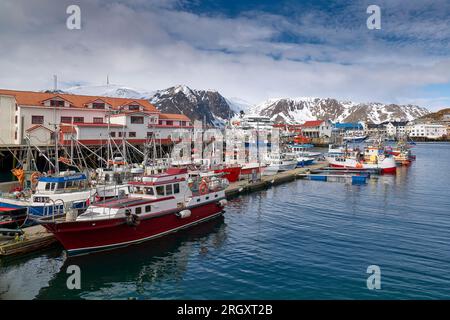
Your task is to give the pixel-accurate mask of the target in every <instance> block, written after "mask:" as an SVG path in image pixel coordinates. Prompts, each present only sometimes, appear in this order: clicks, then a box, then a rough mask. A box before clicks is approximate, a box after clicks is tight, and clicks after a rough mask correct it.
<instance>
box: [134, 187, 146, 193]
mask: <svg viewBox="0 0 450 320" xmlns="http://www.w3.org/2000/svg"><path fill="white" fill-rule="evenodd" d="M135 193H139V194H143V193H144V191H142V190H141V187H136V189H135Z"/></svg>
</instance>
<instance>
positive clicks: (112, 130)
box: [0, 89, 192, 145]
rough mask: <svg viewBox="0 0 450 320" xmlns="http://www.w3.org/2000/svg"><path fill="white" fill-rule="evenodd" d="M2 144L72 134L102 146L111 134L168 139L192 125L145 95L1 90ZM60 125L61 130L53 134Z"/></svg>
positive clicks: (64, 138)
mask: <svg viewBox="0 0 450 320" xmlns="http://www.w3.org/2000/svg"><path fill="white" fill-rule="evenodd" d="M0 116H1V118H2V120H3V123H2V126H0V139H1V140H0V143H1V144H6V145H21V144H26V143H31V144H33V145H50V144H52V143H55V137H57V138H58V139H59V142H60V143H61V144H69V143H71V141H72V140H73V139H76V140H77V141H79V142H81V143H84V144H86V145H102V144H105V143H106V140H107V139H108V136H110V137H111V139H120V140H123V139H126V140H127V141H128V142H130V143H135V144H137V143H143V142H145V141H146V140H148V139H149V138H156V139H159V141H160V142H161V143H170V142H171V138H172V134H173V130H174V129H177V128H181V129H188V130H189V129H191V128H192V123H191V120H190V119H189V118H188V117H186V116H185V115H182V114H166V113H161V112H160V111H158V110H157V109H156V107H155V106H153V105H152V104H151V103H150V102H149V101H147V100H144V99H127V98H111V97H101V96H84V95H74V94H60V93H51V92H32V91H17V90H4V89H0ZM55 130H57V134H55Z"/></svg>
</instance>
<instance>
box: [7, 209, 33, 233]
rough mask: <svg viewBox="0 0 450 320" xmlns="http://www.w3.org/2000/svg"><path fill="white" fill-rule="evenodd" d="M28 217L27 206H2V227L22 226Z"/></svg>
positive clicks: (15, 227) (14, 227)
mask: <svg viewBox="0 0 450 320" xmlns="http://www.w3.org/2000/svg"><path fill="white" fill-rule="evenodd" d="M26 218H27V210H26V209H25V208H0V229H17V228H20V227H21V226H22V225H23V224H24V222H25V220H26Z"/></svg>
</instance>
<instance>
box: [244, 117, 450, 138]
mask: <svg viewBox="0 0 450 320" xmlns="http://www.w3.org/2000/svg"><path fill="white" fill-rule="evenodd" d="M445 119H447V120H443V121H440V122H438V123H437V122H424V121H421V120H416V121H401V120H400V119H397V120H395V121H386V122H383V123H379V124H375V123H370V122H342V123H332V122H331V121H328V120H311V121H305V122H303V123H299V124H292V123H283V122H277V123H274V121H272V120H271V118H270V117H266V116H259V115H245V116H244V117H243V118H242V119H241V120H240V121H239V122H235V124H237V125H239V126H240V127H241V128H243V129H257V128H259V129H270V128H272V127H273V128H278V129H280V130H282V131H287V132H291V133H293V132H296V133H300V134H302V135H303V136H304V137H307V138H310V139H322V140H321V141H324V139H328V138H331V137H332V136H333V135H334V136H336V135H337V136H345V135H348V134H350V135H355V134H357V133H360V134H361V135H365V136H385V137H389V138H399V137H411V138H424V139H441V138H445V137H446V136H449V128H450V120H449V119H450V117H447V118H445ZM316 141H318V140H316Z"/></svg>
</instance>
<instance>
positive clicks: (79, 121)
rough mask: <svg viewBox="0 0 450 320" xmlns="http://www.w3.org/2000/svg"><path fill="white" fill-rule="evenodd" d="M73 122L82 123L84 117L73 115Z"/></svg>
mask: <svg viewBox="0 0 450 320" xmlns="http://www.w3.org/2000/svg"><path fill="white" fill-rule="evenodd" d="M73 122H74V123H83V122H84V117H73Z"/></svg>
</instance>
